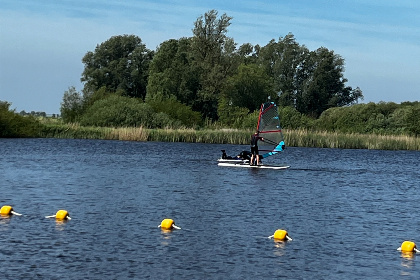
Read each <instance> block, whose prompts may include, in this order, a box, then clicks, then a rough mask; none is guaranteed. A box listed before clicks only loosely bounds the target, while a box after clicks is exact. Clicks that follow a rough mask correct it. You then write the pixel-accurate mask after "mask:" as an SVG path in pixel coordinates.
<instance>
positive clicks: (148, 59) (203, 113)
mask: <svg viewBox="0 0 420 280" xmlns="http://www.w3.org/2000/svg"><path fill="white" fill-rule="evenodd" d="M231 20H232V18H231V17H229V16H227V15H226V14H223V15H221V16H220V17H219V16H218V12H217V11H215V10H211V11H209V12H207V13H205V14H204V15H203V16H200V17H199V18H197V20H196V21H195V22H194V28H193V30H192V31H193V36H192V37H184V38H180V39H171V40H167V41H165V42H163V43H161V44H160V46H159V47H158V48H157V50H156V51H151V50H149V49H148V48H147V47H146V46H145V44H143V43H142V40H141V39H140V38H139V37H138V36H135V35H120V36H114V37H111V38H110V39H108V40H107V41H105V42H103V43H101V44H99V45H97V46H96V48H95V50H94V51H89V52H87V53H86V55H85V56H84V57H83V59H82V62H83V64H84V71H83V73H82V78H81V80H82V82H84V88H83V90H82V92H81V93H79V92H77V91H76V90H75V89H74V87H70V88H69V89H68V90H67V91H66V92H65V93H64V96H63V102H62V104H61V108H60V111H61V115H62V117H63V120H64V121H65V122H80V123H81V124H83V125H109V126H118V125H123V126H124V125H132V126H139V125H142V126H145V127H168V126H169V127H177V126H184V127H202V126H203V125H208V124H209V123H212V124H217V125H221V126H237V125H239V123H243V122H247V120H248V119H249V118H252V115H253V114H255V113H254V112H255V111H256V110H258V109H259V107H260V105H261V103H263V102H266V101H268V100H270V101H274V102H276V103H277V104H278V105H279V106H281V107H291V108H293V109H295V110H296V111H297V112H299V113H300V114H303V115H305V116H307V117H312V118H318V117H319V116H320V115H321V114H322V112H324V111H325V110H327V109H329V108H334V107H341V106H347V105H351V104H354V103H356V102H357V101H358V100H359V99H361V98H363V94H362V91H361V90H360V89H359V88H357V87H356V88H354V89H353V88H352V87H350V86H347V85H346V83H347V79H346V78H345V77H344V59H343V58H342V57H341V56H340V55H338V54H336V53H334V51H332V50H328V49H327V48H325V47H320V48H318V49H316V50H314V51H311V50H309V49H308V48H307V47H306V46H304V45H300V44H299V43H298V42H297V41H296V40H295V38H294V36H293V34H291V33H289V34H287V35H286V36H285V37H280V38H279V39H278V40H277V41H276V40H274V39H273V40H271V41H270V42H269V43H268V44H267V45H265V46H260V45H255V46H254V45H252V44H250V43H244V44H242V45H240V46H238V45H237V43H235V41H234V39H233V38H231V37H228V36H227V32H228V27H229V26H230V24H231ZM250 115H251V116H250ZM119 120H120V121H119Z"/></svg>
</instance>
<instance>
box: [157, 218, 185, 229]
mask: <svg viewBox="0 0 420 280" xmlns="http://www.w3.org/2000/svg"><path fill="white" fill-rule="evenodd" d="M158 227H160V228H162V229H181V228H180V227H178V226H176V225H175V222H174V220H172V219H163V221H162V222H161V223H160V225H159V226H158Z"/></svg>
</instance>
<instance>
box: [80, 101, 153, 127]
mask: <svg viewBox="0 0 420 280" xmlns="http://www.w3.org/2000/svg"><path fill="white" fill-rule="evenodd" d="M153 116H154V111H153V109H152V107H151V106H150V105H148V104H145V103H143V102H142V101H141V99H137V98H130V97H123V96H118V95H115V94H114V95H111V96H109V97H107V98H105V99H101V100H98V101H96V102H95V103H94V104H93V105H92V106H91V107H89V108H88V109H87V110H86V112H85V113H84V115H83V117H82V118H81V121H80V124H81V125H83V126H110V127H123V126H135V127H140V126H144V127H152V126H153V121H154V120H153Z"/></svg>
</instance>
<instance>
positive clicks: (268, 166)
mask: <svg viewBox="0 0 420 280" xmlns="http://www.w3.org/2000/svg"><path fill="white" fill-rule="evenodd" d="M217 165H219V166H229V167H248V168H256V169H287V168H289V167H290V166H288V165H249V164H243V163H227V162H219V163H218V164H217Z"/></svg>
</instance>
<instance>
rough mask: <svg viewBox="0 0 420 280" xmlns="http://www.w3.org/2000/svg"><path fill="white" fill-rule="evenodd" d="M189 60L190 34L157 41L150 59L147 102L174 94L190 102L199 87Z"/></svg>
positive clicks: (182, 100) (181, 100) (187, 102)
mask: <svg viewBox="0 0 420 280" xmlns="http://www.w3.org/2000/svg"><path fill="white" fill-rule="evenodd" d="M192 61H193V57H192V54H191V38H181V39H179V40H174V39H172V40H168V41H165V42H163V43H162V44H160V46H159V48H158V50H157V51H156V54H155V56H154V57H153V61H152V62H151V63H150V68H149V73H150V75H149V80H148V85H147V95H146V102H150V101H152V100H154V99H159V100H160V99H162V98H164V99H169V98H172V97H174V98H176V99H177V100H178V101H180V102H181V103H183V104H185V105H188V106H192V105H193V104H194V103H195V99H196V93H197V91H198V89H199V80H198V75H197V72H195V71H193V67H192Z"/></svg>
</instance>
